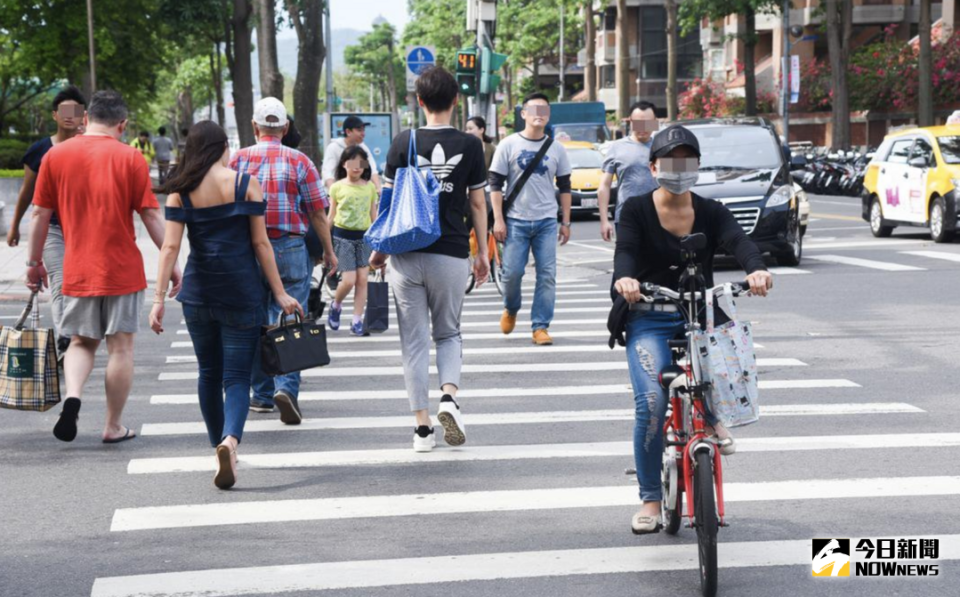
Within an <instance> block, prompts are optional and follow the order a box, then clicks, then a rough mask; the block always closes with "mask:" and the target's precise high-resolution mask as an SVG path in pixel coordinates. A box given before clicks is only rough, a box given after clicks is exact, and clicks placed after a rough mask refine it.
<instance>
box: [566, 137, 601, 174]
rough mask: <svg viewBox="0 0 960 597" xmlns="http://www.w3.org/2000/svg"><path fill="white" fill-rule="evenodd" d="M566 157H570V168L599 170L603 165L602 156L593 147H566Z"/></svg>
mask: <svg viewBox="0 0 960 597" xmlns="http://www.w3.org/2000/svg"><path fill="white" fill-rule="evenodd" d="M605 140H606V139H603V140H602V141H605ZM567 157H568V158H569V159H570V168H571V169H573V170H582V169H591V170H599V169H600V168H602V167H603V158H602V157H600V152H599V151H597V150H595V149H568V150H567Z"/></svg>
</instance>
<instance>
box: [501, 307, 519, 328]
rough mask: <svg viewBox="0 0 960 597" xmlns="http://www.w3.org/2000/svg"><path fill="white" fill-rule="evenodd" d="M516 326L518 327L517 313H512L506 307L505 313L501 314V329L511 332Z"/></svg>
mask: <svg viewBox="0 0 960 597" xmlns="http://www.w3.org/2000/svg"><path fill="white" fill-rule="evenodd" d="M515 327H517V315H516V314H513V315H510V312H509V311H507V310H506V309H504V310H503V315H501V316H500V331H501V332H503V333H504V334H509V333H510V332H512V331H513V328H515Z"/></svg>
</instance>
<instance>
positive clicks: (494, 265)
mask: <svg viewBox="0 0 960 597" xmlns="http://www.w3.org/2000/svg"><path fill="white" fill-rule="evenodd" d="M490 279H491V280H493V285H494V286H496V287H497V292H498V293H500V296H503V266H501V265H500V262H499V261H497V260H496V259H491V260H490Z"/></svg>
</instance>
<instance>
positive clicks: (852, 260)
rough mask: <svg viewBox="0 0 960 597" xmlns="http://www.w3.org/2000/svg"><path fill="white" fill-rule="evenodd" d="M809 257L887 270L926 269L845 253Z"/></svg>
mask: <svg viewBox="0 0 960 597" xmlns="http://www.w3.org/2000/svg"><path fill="white" fill-rule="evenodd" d="M807 259H813V260H814V261H825V262H827V263H839V264H841V265H853V266H856V267H865V268H868V269H879V270H883V271H886V272H914V271H923V270H924V268H922V267H913V266H912V265H901V264H899V263H889V262H887V261H874V260H873V259H860V258H859V257H846V256H843V255H816V256H811V255H808V256H807Z"/></svg>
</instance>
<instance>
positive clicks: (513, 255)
mask: <svg viewBox="0 0 960 597" xmlns="http://www.w3.org/2000/svg"><path fill="white" fill-rule="evenodd" d="M520 114H521V116H522V117H523V120H524V122H525V124H526V126H525V127H524V129H523V132H522V133H514V134H513V135H510V136H509V137H507V138H506V139H504V140H503V142H501V143H500V145H498V146H497V151H496V153H494V155H493V162H492V163H491V165H490V202H491V206H492V207H493V221H494V224H493V236H494V237H495V238H496V239H497V240H498V241H500V242H503V243H505V245H504V249H503V307H504V311H503V315H502V316H501V317H500V330H501V331H502V332H503V333H504V334H509V333H510V332H512V331H513V328H514V327H516V324H517V312H519V311H520V306H521V295H520V284H521V282H522V281H523V273H524V269H525V268H526V267H527V259H528V258H529V255H530V251H531V250H532V251H533V259H534V261H535V262H536V268H537V285H536V288H535V289H534V294H533V306H532V308H531V312H530V320H531V323H532V327H533V342H534V343H535V344H538V345H546V344H553V340H552V339H551V338H550V335H549V334H548V333H547V328H548V327H550V322H551V321H552V320H553V310H554V306H555V304H556V300H557V239H558V238H559V240H560V244H561V245H564V244H566V243H567V241H568V240H570V205H571V201H572V199H571V195H570V172H571V170H570V160H569V159H568V158H567V152H566V150H565V149H564V148H563V146H562V145H560V144H559V143H553V144H551V145H550V147H549V149H548V150H547V152H546V153H545V154H544V156H543V159H542V160H541V161H540V163H539V164H538V165H536V167H535V169H534V170H533V174H532V175H531V176H530V178H529V179H528V180H527V182H526V185H525V186H524V187H523V189H522V190H521V191H520V193H519V195H518V196H517V197H516V199H515V200H514V201H513V202H512V204H511V205H509V206H507V213H504V204H503V203H504V201H503V198H504V187H506V189H507V193H506V194H507V196H508V197H509V195H510V192H509V191H510V190H511V189H513V187H514V185H516V184H517V181H518V180H519V179H520V178H521V177H522V176H523V171H524V170H526V168H527V166H528V165H530V163H531V160H533V159H534V158H535V157H536V156H537V152H539V151H540V148H541V147H542V146H543V144H544V143H546V142H547V136H546V133H545V132H544V130H545V128H546V126H547V123H548V122H549V121H550V102H549V101H548V100H547V97H546V96H545V95H543V94H542V93H534V94H531V95H528V96H527V97H526V98H525V99H524V101H523V110H522V111H521V112H520ZM554 179H556V187H554ZM558 192H559V194H560V207H561V210H562V211H563V221H562V222H561V223H560V226H559V229H558V226H557V193H558Z"/></svg>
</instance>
